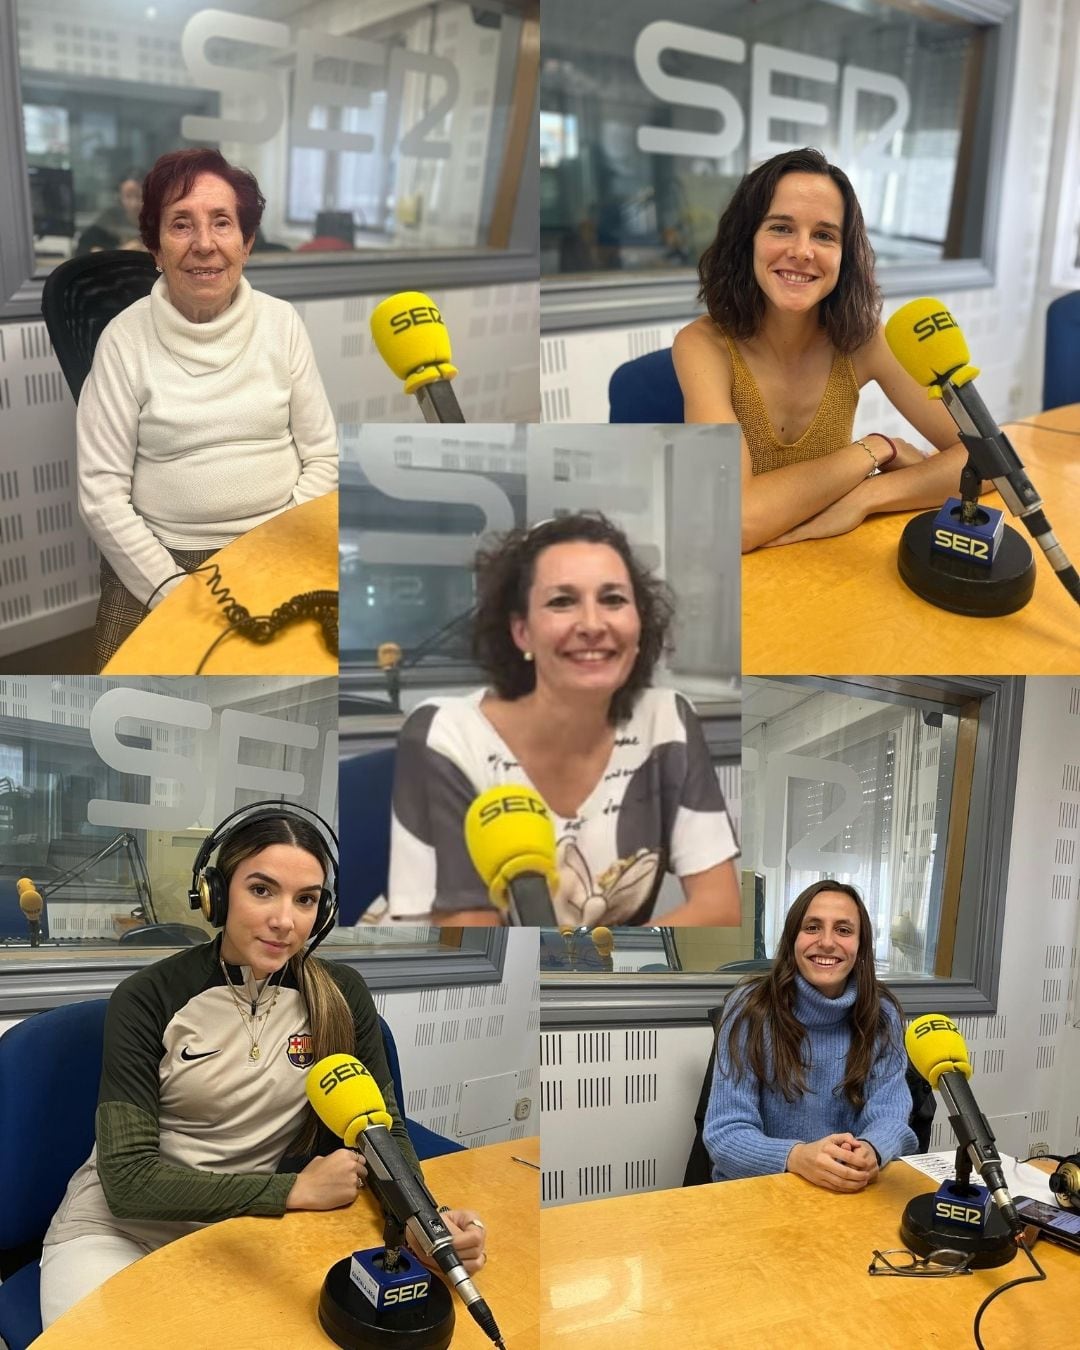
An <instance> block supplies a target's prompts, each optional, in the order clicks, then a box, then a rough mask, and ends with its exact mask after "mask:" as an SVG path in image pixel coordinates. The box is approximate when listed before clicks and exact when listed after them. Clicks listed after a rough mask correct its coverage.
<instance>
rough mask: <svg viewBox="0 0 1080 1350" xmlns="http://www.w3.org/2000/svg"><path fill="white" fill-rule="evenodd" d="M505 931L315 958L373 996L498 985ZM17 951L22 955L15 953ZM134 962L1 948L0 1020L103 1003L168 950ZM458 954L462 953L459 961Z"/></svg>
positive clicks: (115, 956) (147, 951)
mask: <svg viewBox="0 0 1080 1350" xmlns="http://www.w3.org/2000/svg"><path fill="white" fill-rule="evenodd" d="M506 943H507V933H506V929H505V928H465V929H463V930H462V945H461V947H460V948H459V951H458V953H455V954H451V953H449V952H446V951H443V950H439V949H435V950H433V951H430V952H423V953H417V954H414V955H409V956H401V957H389V956H385V955H379V954H376V953H375V952H373V951H369V952H364V953H360V952H350V951H348V950H345V949H338V948H335V947H330V948H329V949H327V948H326V947H323V948H322V949H321V950H320V953H319V955H320V956H322V957H323V958H324V959H326V960H328V961H333V962H335V963H336V964H338V965H345V966H351V967H352V969H353V970H355V971H357V972H358V973H359V974H360V975H362V976H363V978H364V983H365V984H366V985H367V987H368V988H369V989H370V990H371V992H372V993H373V994H390V993H402V992H405V991H408V990H413V989H432V988H440V989H447V988H453V987H457V986H459V985H475V984H500V983H501V982H502V978H503V969H504V967H505V965H506ZM20 950H22V949H21V948H20ZM139 951H140V954H139V955H138V956H135V955H128V954H127V953H126V952H125V953H120V952H118V951H114V950H110V951H109V952H107V953H106V952H101V953H99V954H96V955H94V956H91V957H90V958H89V959H87V958H88V956H89V953H88V952H87V949H85V948H84V949H82V951H81V952H80V953H78V954H76V953H75V952H74V951H73V952H72V953H71V955H70V957H66V958H65V959H60V960H56V959H54V960H48V959H46V958H43V959H42V960H40V961H38V962H27V961H20V962H19V963H18V964H17V965H16V964H15V963H14V962H10V963H9V962H5V961H4V957H3V948H2V947H0V1018H8V1017H12V1018H15V1017H24V1016H30V1015H31V1014H33V1013H38V1012H44V1011H45V1010H46V1009H48V1008H56V1007H59V1006H61V1005H62V1004H67V1003H81V1002H82V1001H83V1000H84V999H89V998H108V997H109V995H110V994H111V993H112V992H113V990H114V989H115V988H116V986H117V985H118V984H119V983H120V981H121V980H124V979H126V978H127V977H128V976H129V975H133V974H134V973H135V972H136V971H137V970H142V969H143V968H144V967H145V966H149V965H153V964H154V963H155V962H157V961H161V960H162V959H163V958H164V957H165V956H168V955H171V954H172V952H171V950H169V949H167V948H158V949H154V948H147V947H143V948H140V949H139ZM461 953H464V955H462V954H461Z"/></svg>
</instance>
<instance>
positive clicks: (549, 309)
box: [537, 0, 1020, 336]
mask: <svg viewBox="0 0 1080 1350" xmlns="http://www.w3.org/2000/svg"><path fill="white" fill-rule="evenodd" d="M1019 5H1020V0H932V7H933V8H934V9H937V10H940V11H942V12H943V13H946V14H951V15H954V16H955V17H957V18H959V19H964V20H967V21H968V22H969V23H973V24H979V25H982V26H983V27H985V28H986V29H987V30H988V32H987V40H988V44H989V51H988V53H987V65H988V67H990V68H992V70H993V82H992V84H990V85H989V87H984V88H983V90H982V91H981V107H980V119H979V125H980V127H982V126H984V125H985V116H986V114H989V132H988V133H986V132H981V133H980V135H981V138H982V139H983V141H984V143H983V144H982V145H981V146H977V147H976V153H975V155H973V157H972V159H973V164H972V176H971V180H970V182H969V184H968V192H969V193H970V192H980V193H981V194H982V197H983V201H984V211H983V220H982V238H981V240H980V247H979V255H978V257H977V258H959V259H950V260H942V261H937V262H911V263H888V264H882V265H881V266H880V267H879V268H878V270H877V280H878V285H879V287H880V289H881V293H882V295H883V296H884V297H886V299H887V298H888V297H890V296H910V295H920V294H934V295H938V294H941V293H943V292H946V291H948V292H952V291H965V290H976V289H981V288H984V287H988V286H993V285H994V284H995V281H996V259H997V245H998V238H999V226H1000V216H1001V200H1002V193H1003V187H1004V180H1005V152H1006V148H1007V141H1008V132H1009V122H1010V118H1011V108H1012V98H1013V90H1014V83H1015V72H1016V47H1017V42H1018V40H1019ZM537 107H538V112H539V94H538V103H537ZM697 288H698V277H697V272H696V270H695V269H692V268H683V269H680V270H679V271H677V272H676V271H671V272H667V273H664V274H662V275H660V276H650V275H649V274H648V273H643V274H641V275H639V276H633V275H630V276H625V275H622V276H617V277H613V278H611V279H610V280H609V279H607V278H606V277H603V276H597V275H596V274H590V273H583V274H580V275H579V276H576V277H575V276H573V275H567V276H566V278H565V280H564V279H563V278H562V276H560V275H558V274H556V275H555V276H552V277H545V276H541V278H540V333H541V336H544V335H552V334H555V333H569V332H573V331H575V330H578V329H591V328H607V327H620V328H623V327H635V328H636V327H642V326H645V325H648V324H664V323H675V322H687V321H689V319H690V318H692V317H694V316H695V315H697V314H701V313H703V312H704V311H703V309H702V306H701V304H700V302H699V301H697V300H696V299H695V296H696V293H697Z"/></svg>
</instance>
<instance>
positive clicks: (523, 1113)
mask: <svg viewBox="0 0 1080 1350" xmlns="http://www.w3.org/2000/svg"><path fill="white" fill-rule="evenodd" d="M531 1110H532V1102H531V1101H529V1099H528V1097H519V1098H518V1099H517V1101H516V1102H515V1103H514V1119H515V1120H528V1119H529V1112H530V1111H531Z"/></svg>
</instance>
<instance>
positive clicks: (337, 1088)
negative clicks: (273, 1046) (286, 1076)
mask: <svg viewBox="0 0 1080 1350" xmlns="http://www.w3.org/2000/svg"><path fill="white" fill-rule="evenodd" d="M304 1087H305V1090H306V1092H307V1097H308V1101H309V1102H310V1103H311V1105H312V1107H313V1108H314V1110H315V1114H316V1115H317V1116H318V1117H319V1119H320V1120H321V1121H322V1122H323V1124H324V1125H325V1126H327V1128H328V1129H329V1130H331V1131H332V1132H333V1133H334V1134H336V1135H337V1136H338V1138H339V1139H343V1140H344V1141H345V1144H346V1146H347V1147H348V1148H352V1147H353V1145H354V1144H355V1143H356V1141H357V1139H358V1138H359V1137H360V1135H361V1134H363V1132H364V1131H365V1130H366V1129H367V1128H368V1126H369V1125H385V1126H386V1128H387V1129H389V1128H390V1126H391V1125H392V1124H393V1123H394V1122H393V1120H392V1119H391V1117H390V1113H389V1112H388V1111H387V1109H386V1103H385V1102H384V1101H383V1095H382V1093H381V1092H380V1091H379V1085H378V1083H376V1081H375V1079H374V1078H372V1076H371V1074H369V1073H368V1071H367V1069H365V1068H364V1066H363V1065H362V1064H361V1063H360V1061H359V1060H358V1059H357V1058H356V1057H355V1056H354V1055H327V1056H326V1058H325V1059H320V1060H319V1062H318V1064H315V1065H313V1066H312V1067H311V1068H310V1069H309V1070H308V1075H307V1078H306V1080H305V1082H304Z"/></svg>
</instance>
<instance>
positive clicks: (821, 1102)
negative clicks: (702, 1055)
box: [704, 975, 918, 1181]
mask: <svg viewBox="0 0 1080 1350" xmlns="http://www.w3.org/2000/svg"><path fill="white" fill-rule="evenodd" d="M795 984H796V994H795V1015H796V1016H797V1017H798V1019H799V1021H800V1022H801V1023H802V1024H803V1026H804V1027H806V1032H807V1034H806V1038H805V1040H804V1041H803V1060H804V1062H805V1063H806V1064H807V1065H808V1069H807V1074H806V1081H807V1091H806V1092H805V1093H804V1094H803V1096H802V1097H799V1098H797V1099H796V1100H795V1101H793V1102H787V1101H785V1100H784V1096H783V1094H782V1093H781V1092H779V1091H777V1090H776V1089H775V1088H773V1087H772V1086H770V1085H769V1084H767V1083H762V1082H759V1081H758V1079H757V1078H755V1077H754V1076H753V1074H752V1073H751V1072H749V1070H747V1072H746V1073H745V1074H744V1076H743V1078H742V1080H741V1081H740V1082H738V1083H736V1082H733V1081H732V1070H731V1062H730V1059H729V1055H728V1038H729V1028H730V1023H729V1022H725V1024H724V1027H723V1030H722V1032H721V1036H720V1041H719V1043H718V1045H717V1052H716V1054H717V1060H716V1068H715V1072H714V1073H713V1083H712V1093H711V1095H710V1097H709V1108H708V1111H707V1112H706V1115H705V1129H704V1139H705V1147H706V1148H707V1149H708V1151H709V1156H710V1158H711V1159H712V1165H713V1180H714V1181H729V1180H732V1179H734V1178H736V1177H759V1176H767V1175H769V1174H770V1173H772V1172H783V1171H785V1170H786V1167H787V1158H788V1154H789V1153H790V1152H791V1150H792V1147H793V1146H794V1145H795V1144H800V1143H809V1142H811V1141H812V1140H814V1139H821V1138H823V1137H824V1136H825V1135H827V1134H839V1133H843V1132H845V1131H846V1132H849V1133H851V1134H853V1135H854V1136H855V1137H856V1138H857V1139H865V1140H866V1141H867V1142H868V1143H870V1144H872V1145H873V1146H874V1148H875V1149H876V1150H877V1152H878V1155H879V1157H880V1158H881V1163H882V1166H884V1165H885V1164H886V1163H887V1162H890V1161H891V1160H892V1159H893V1158H896V1157H899V1156H900V1154H902V1153H914V1152H916V1151H917V1149H918V1141H917V1140H916V1138H915V1135H914V1132H913V1131H912V1129H911V1127H910V1126H909V1124H908V1117H909V1116H910V1114H911V1093H910V1091H909V1090H908V1086H907V1083H906V1082H905V1081H904V1073H905V1070H906V1067H907V1065H906V1056H905V1055H904V1053H903V1051H902V1050H897V1049H895V1048H893V1049H890V1050H889V1051H887V1052H886V1054H884V1055H883V1056H881V1057H880V1058H879V1059H878V1060H877V1061H876V1063H875V1064H874V1067H873V1069H872V1070H871V1073H870V1078H869V1081H868V1082H867V1085H866V1105H865V1106H864V1107H863V1109H862V1110H861V1111H856V1110H854V1109H853V1107H852V1106H851V1104H850V1102H849V1101H848V1100H847V1098H846V1097H845V1096H844V1095H843V1093H842V1092H840V1091H839V1087H840V1084H841V1083H842V1082H843V1080H844V1066H845V1063H846V1061H847V1053H848V1048H849V1046H850V1044H851V1019H850V1014H851V1009H852V1007H853V1005H854V1003H855V980H854V978H849V980H848V982H847V986H846V987H845V989H844V992H843V993H842V994H841V995H840V996H839V997H838V998H826V997H825V995H824V994H822V993H820V992H819V991H818V990H817V989H815V988H814V987H813V986H812V985H810V984H808V983H807V982H806V980H804V979H803V977H802V976H801V975H796V977H795ZM732 997H733V998H738V999H740V1000H741V999H742V998H743V997H745V996H744V995H743V994H742V992H741V991H739V992H737V993H735V994H734V995H732ZM886 1011H887V1013H888V1016H889V1020H890V1022H892V1023H893V1024H894V1030H895V1033H896V1035H895V1043H896V1045H897V1046H900V1045H902V1043H903V1038H902V1036H901V1035H900V1024H899V1019H898V1018H897V1017H896V1014H895V1012H893V1010H892V1006H891V1005H890V1004H886ZM744 1043H745V1042H744ZM766 1052H767V1053H766V1058H767V1060H768V1040H767V1039H766Z"/></svg>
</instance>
